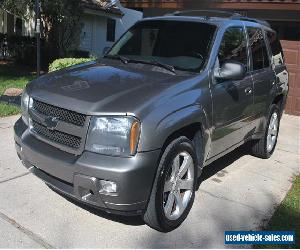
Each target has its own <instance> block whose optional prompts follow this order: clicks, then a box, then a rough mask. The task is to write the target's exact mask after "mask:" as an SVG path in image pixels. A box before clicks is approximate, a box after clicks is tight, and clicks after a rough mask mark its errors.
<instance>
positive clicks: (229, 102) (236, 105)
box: [210, 27, 253, 157]
mask: <svg viewBox="0 0 300 250" xmlns="http://www.w3.org/2000/svg"><path fill="white" fill-rule="evenodd" d="M246 41H247V40H246V35H245V30H244V28H243V27H230V28H228V29H227V30H226V32H225V33H224V37H223V41H222V43H221V46H220V49H219V54H218V58H217V61H216V65H215V70H218V69H219V68H220V67H221V66H222V63H224V61H227V60H233V61H237V62H240V63H242V64H244V65H245V67H247V71H248V69H249V60H248V56H247V55H248V52H247V42H246ZM211 92H212V100H213V132H212V149H211V154H210V156H211V157H213V156H216V155H218V154H220V153H222V152H223V151H225V150H227V149H229V148H230V147H232V146H233V145H235V144H238V143H239V142H241V141H243V140H244V139H245V137H246V136H247V133H250V132H251V127H250V124H251V121H252V116H253V110H252V107H253V82H252V77H251V74H250V73H248V72H247V74H246V76H245V78H244V79H242V80H238V81H233V80H227V81H223V82H217V81H216V80H215V81H214V82H213V84H212V86H211Z"/></svg>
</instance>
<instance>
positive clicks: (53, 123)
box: [45, 116, 59, 130]
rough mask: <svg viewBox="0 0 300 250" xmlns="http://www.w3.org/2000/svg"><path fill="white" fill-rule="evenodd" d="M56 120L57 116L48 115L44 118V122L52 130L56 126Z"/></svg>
mask: <svg viewBox="0 0 300 250" xmlns="http://www.w3.org/2000/svg"><path fill="white" fill-rule="evenodd" d="M58 121H59V119H58V118H57V117H52V116H48V117H47V118H46V119H45V124H46V126H47V128H48V129H50V130H54V129H56V127H57V124H58Z"/></svg>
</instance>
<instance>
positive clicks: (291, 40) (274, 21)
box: [121, 0, 300, 116]
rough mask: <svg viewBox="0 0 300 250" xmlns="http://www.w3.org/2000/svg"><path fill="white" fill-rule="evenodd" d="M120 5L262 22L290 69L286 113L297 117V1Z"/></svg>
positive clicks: (176, 0) (129, 1)
mask: <svg viewBox="0 0 300 250" xmlns="http://www.w3.org/2000/svg"><path fill="white" fill-rule="evenodd" d="M121 3H122V4H123V6H125V7H128V8H134V9H137V10H140V11H143V13H144V16H146V17H148V16H157V15H163V14H166V13H170V12H174V11H177V10H182V9H196V10H201V9H202V10H209V9H218V10H226V11H233V12H238V13H240V14H242V15H244V16H248V17H253V18H259V19H264V20H266V21H268V22H269V23H270V24H271V26H272V28H273V29H275V30H276V31H277V33H278V36H279V39H280V40H281V44H282V46H283V50H284V54H285V60H286V64H287V66H288V70H289V79H290V90H289V97H288V101H287V106H286V110H285V111H286V113H289V114H293V115H298V116H300V80H299V79H300V0H213V1H209V0H121Z"/></svg>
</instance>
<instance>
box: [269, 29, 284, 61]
mask: <svg viewBox="0 0 300 250" xmlns="http://www.w3.org/2000/svg"><path fill="white" fill-rule="evenodd" d="M267 36H268V40H269V43H270V47H271V51H272V63H274V64H275V66H278V65H282V64H283V63H284V57H283V51H282V47H281V44H280V42H279V40H278V38H277V36H276V33H275V32H271V31H267Z"/></svg>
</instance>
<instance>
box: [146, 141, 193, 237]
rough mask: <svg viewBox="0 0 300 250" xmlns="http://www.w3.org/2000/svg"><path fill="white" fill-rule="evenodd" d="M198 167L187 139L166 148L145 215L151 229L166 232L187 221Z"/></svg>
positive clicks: (191, 146) (191, 145) (174, 142)
mask: <svg viewBox="0 0 300 250" xmlns="http://www.w3.org/2000/svg"><path fill="white" fill-rule="evenodd" d="M197 166H198V163H197V156H196V153H195V149H194V146H193V144H192V142H191V141H190V140H188V139H187V138H186V137H180V138H178V139H176V140H174V141H173V142H172V143H170V145H169V146H168V147H167V148H166V149H165V151H164V153H163V155H162V157H161V160H160V164H159V167H158V172H157V175H156V178H155V181H154V184H153V190H152V193H151V196H150V200H149V203H148V207H147V210H146V212H145V215H144V221H145V222H146V223H147V224H148V225H149V226H150V227H152V228H154V229H156V230H158V231H161V232H169V231H172V230H174V229H175V228H177V227H178V226H180V224H181V223H182V222H183V221H184V220H185V219H186V217H187V215H188V213H189V211H190V209H191V207H192V205H193V202H194V197H195V186H196V182H197V170H198V169H197Z"/></svg>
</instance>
